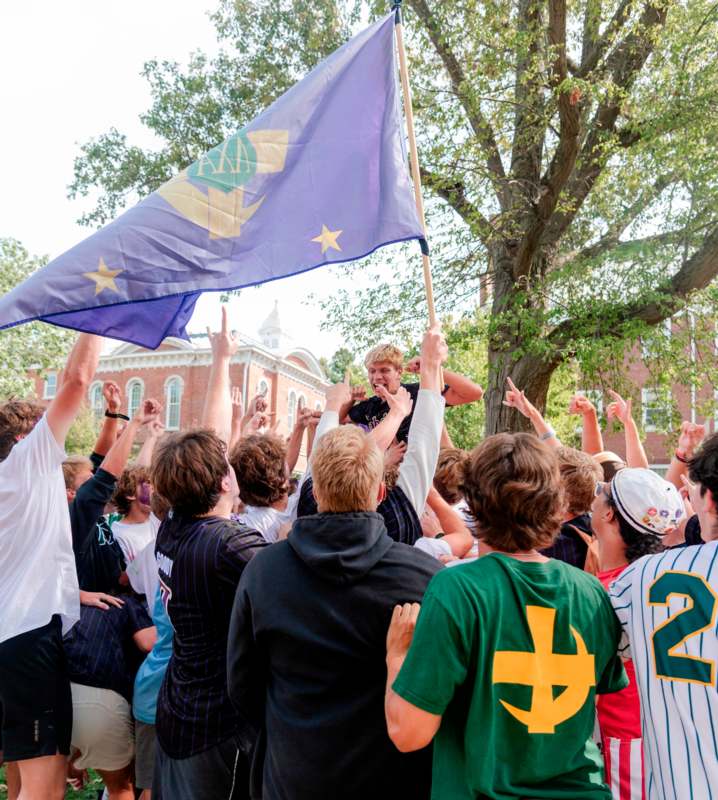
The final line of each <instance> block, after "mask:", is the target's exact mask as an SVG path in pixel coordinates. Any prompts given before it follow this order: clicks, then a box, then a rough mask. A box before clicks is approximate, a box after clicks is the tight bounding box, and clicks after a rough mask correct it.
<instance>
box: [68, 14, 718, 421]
mask: <svg viewBox="0 0 718 800" xmlns="http://www.w3.org/2000/svg"><path fill="white" fill-rule="evenodd" d="M385 11H386V6H385V5H384V4H383V3H377V2H361V0H316V2H312V3H307V2H306V1H305V0H301V2H300V0H278V2H276V3H272V4H266V3H263V2H259V0H234V2H230V0H220V3H219V7H218V10H217V12H216V13H215V15H214V17H213V18H214V22H215V24H216V26H217V32H218V36H219V40H220V42H221V45H222V50H221V52H220V53H219V54H218V55H216V56H215V57H213V58H209V57H207V56H205V55H202V54H195V55H194V56H193V58H192V59H191V61H190V63H189V65H188V67H187V68H181V67H180V66H179V65H178V64H175V63H168V62H162V63H159V62H156V61H151V62H148V63H147V65H146V66H145V76H146V78H147V80H148V81H149V84H150V88H151V91H152V97H153V102H152V105H151V107H150V109H149V110H148V111H147V112H146V113H145V114H144V115H143V116H142V120H143V122H144V123H145V124H146V125H147V126H148V127H149V128H150V129H151V130H152V131H154V132H155V133H156V134H157V135H158V136H159V137H160V139H161V141H162V142H163V145H162V147H161V148H160V149H158V150H156V151H143V150H141V149H139V148H137V147H134V146H133V145H132V144H131V143H130V142H128V141H127V139H126V137H125V136H124V135H123V134H122V133H121V132H119V131H116V130H112V131H110V132H108V133H107V134H105V135H103V136H100V137H99V138H97V139H95V140H92V141H90V142H88V143H86V144H85V145H84V146H83V147H82V151H81V154H80V155H79V157H78V158H77V160H76V163H75V178H74V181H73V184H72V186H71V196H78V195H87V194H88V193H89V192H90V191H94V190H96V189H100V191H101V199H100V201H99V203H98V204H97V206H96V207H95V209H94V210H93V211H91V212H90V213H89V214H87V215H86V216H85V218H84V221H85V222H86V223H88V224H101V223H104V222H107V221H109V219H111V218H112V217H113V216H114V215H115V214H116V213H117V212H118V211H119V210H121V208H123V207H124V206H125V205H126V204H127V202H128V201H130V200H131V199H135V198H136V197H138V196H141V195H144V194H146V193H147V192H149V191H151V190H153V189H155V188H157V186H158V185H160V184H161V183H162V182H163V181H165V180H167V179H168V178H169V177H170V176H171V175H172V174H173V173H174V172H176V171H177V170H179V169H181V168H183V167H185V166H187V164H188V163H190V162H191V161H193V160H194V159H196V158H197V157H198V156H199V155H200V154H201V153H202V152H203V151H205V150H207V149H209V148H211V147H212V146H214V145H215V144H217V143H218V142H219V141H221V140H222V139H223V138H224V137H225V136H226V135H227V134H228V133H229V132H231V131H233V130H235V129H237V128H238V127H240V126H242V125H244V124H245V123H247V122H248V121H249V120H250V119H252V118H253V117H254V116H255V115H256V114H257V113H258V112H259V111H260V110H261V109H262V108H264V107H265V106H266V105H267V104H268V103H269V102H270V101H271V100H273V99H274V98H275V97H277V96H278V95H279V94H281V93H282V92H283V91H284V90H285V89H286V88H288V87H289V86H290V85H291V84H292V83H293V82H294V81H296V80H297V79H298V78H300V77H301V76H302V75H304V74H305V73H306V71H307V70H308V69H309V68H310V67H312V66H313V65H314V64H316V63H317V62H318V61H319V60H320V59H321V58H323V57H324V56H326V55H327V54H328V53H330V52H331V51H332V50H334V49H335V48H336V47H337V46H338V45H340V44H341V43H342V42H343V41H345V40H346V38H347V37H348V36H349V35H350V34H351V32H352V31H353V30H354V29H355V28H356V27H357V26H358V25H359V24H363V22H364V21H365V20H366V17H367V16H368V17H375V16H377V15H379V14H381V13H385ZM405 11H406V14H405V17H406V32H407V46H408V51H409V61H410V71H411V76H412V86H413V93H414V102H415V112H416V122H417V131H418V137H419V147H420V161H421V164H422V175H421V179H422V182H423V184H424V186H425V188H426V189H427V192H428V194H429V203H428V225H429V232H430V240H431V245H432V258H433V265H434V273H435V284H436V286H435V289H436V295H437V300H438V307H439V310H440V311H441V312H442V313H444V314H446V313H449V312H451V313H454V314H455V313H456V312H457V310H459V311H462V310H463V311H465V313H466V320H467V321H468V322H467V329H466V335H471V334H472V333H475V332H478V331H474V328H473V327H472V326H474V325H475V309H476V306H477V304H478V299H479V296H480V291H479V290H480V287H481V285H482V284H483V288H484V290H485V291H486V294H487V297H488V302H487V304H486V306H485V310H484V316H485V321H486V325H485V329H484V333H483V335H484V336H485V340H484V341H485V342H486V346H487V355H486V358H487V375H486V386H487V396H486V408H485V413H486V427H487V430H488V431H489V432H492V431H495V430H500V429H504V428H507V427H519V426H520V425H521V424H522V423H521V420H518V419H516V417H515V414H514V412H512V411H511V410H509V409H506V408H505V407H503V406H502V405H501V399H502V397H503V392H504V388H505V380H506V377H507V376H512V377H513V378H514V380H515V382H516V383H517V385H519V386H523V387H524V388H525V389H526V391H527V394H528V396H529V397H530V398H531V399H532V400H533V401H534V402H536V403H537V404H538V405H539V406H540V407H544V406H545V403H546V399H547V396H548V391H549V385H550V383H551V378H552V375H553V374H554V372H555V370H556V369H557V368H558V367H559V366H560V365H562V364H566V363H574V360H577V361H576V362H575V363H577V365H578V369H579V370H580V372H581V374H582V375H583V376H584V377H583V378H582V381H583V382H584V383H586V382H593V383H594V384H599V383H601V382H603V381H604V380H607V381H609V382H611V383H615V380H616V378H615V375H614V377H613V378H610V380H609V378H608V377H607V373H608V372H610V371H611V370H615V369H616V368H617V369H618V373H622V372H623V363H624V357H625V354H626V352H627V351H628V352H632V350H631V348H633V347H635V346H636V345H638V346H639V347H640V346H643V341H644V340H646V341H649V340H650V341H652V340H654V339H656V334H655V331H652V330H651V328H652V326H656V325H657V324H658V323H660V322H662V320H664V319H666V318H667V317H669V316H671V315H678V316H675V317H674V319H675V320H676V323H675V325H674V334H675V335H674V336H673V337H671V344H670V347H669V350H671V351H672V359H667V358H663V359H661V358H654V359H653V360H652V367H651V368H652V369H653V370H654V372H655V374H656V376H657V377H656V380H659V382H662V383H663V384H666V385H667V384H669V383H670V382H671V381H672V380H673V378H674V377H676V376H679V377H681V378H682V379H683V380H684V381H686V380H689V379H690V378H692V377H694V378H695V380H696V381H698V382H699V383H700V382H701V381H702V382H713V381H714V376H713V368H712V361H713V359H710V358H709V355H712V353H713V352H714V350H713V345H712V342H709V339H711V338H712V336H713V327H712V326H713V322H712V319H713V316H714V311H715V288H714V287H713V285H712V280H713V278H714V276H715V275H716V273H717V272H718V202H717V201H718V160H717V159H716V158H715V153H716V150H717V149H718V148H717V145H718V113H716V112H718V58H716V44H715V43H716V41H718V7H716V5H715V3H713V2H712V0H685V1H684V2H677V0H482V2H477V1H476V0H452V2H438V1H436V0H407V2H406V3H405ZM410 252H411V253H412V254H413V251H410ZM380 258H381V256H378V257H377V258H376V259H375V263H378V261H379V259H380ZM386 273H387V270H386V267H384V268H383V269H382V270H378V269H377V273H376V277H377V280H376V281H373V282H372V284H371V287H370V288H369V289H367V290H366V291H364V292H362V293H361V294H359V295H357V294H356V293H355V292H354V291H353V290H347V291H346V292H345V293H340V294H339V295H337V296H336V297H334V298H332V299H331V300H329V301H328V302H327V303H326V305H325V309H326V312H327V314H328V321H329V324H331V325H333V326H335V327H338V328H339V329H340V330H341V331H342V332H343V334H344V335H345V337H346V340H347V342H348V343H349V344H350V346H359V345H361V347H365V346H366V344H367V339H368V337H369V336H371V337H372V338H373V339H375V338H377V337H381V338H386V336H388V335H391V336H393V337H395V338H402V339H403V338H404V337H405V336H407V335H410V334H411V333H414V332H415V326H416V321H417V320H420V319H422V318H423V317H424V306H423V290H422V286H421V280H420V278H419V274H418V270H417V272H416V274H414V273H412V274H410V275H407V273H406V270H398V271H397V274H396V278H395V279H393V280H390V281H387V280H386ZM460 329H461V328H460ZM469 332H471V333H469ZM703 334H705V335H706V336H707V337H708V338H707V339H706V341H705V342H704V343H703V344H701V342H700V341H699V340H700V337H701V336H702V335H703ZM462 341H463V340H462ZM467 347H468V348H469V350H470V343H469V344H468V345H467ZM658 350H661V352H662V353H663V355H664V356H665V355H666V348H665V347H663V346H662V345H661V347H659V348H658ZM697 352H701V353H704V357H705V361H706V362H707V361H710V362H711V363H710V368H709V369H707V370H701V369H699V368H698V367H697V365H698V364H699V363H700V361H701V358H698V357H697V356H696V353H697ZM659 355H660V354H659ZM666 363H667V367H666V368H664V365H665V364H666ZM683 367H685V369H683Z"/></svg>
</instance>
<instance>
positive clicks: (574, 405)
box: [568, 394, 603, 456]
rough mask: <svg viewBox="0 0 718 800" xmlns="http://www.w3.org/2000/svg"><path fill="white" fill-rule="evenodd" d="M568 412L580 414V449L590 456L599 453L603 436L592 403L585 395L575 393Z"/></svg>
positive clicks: (601, 448)
mask: <svg viewBox="0 0 718 800" xmlns="http://www.w3.org/2000/svg"><path fill="white" fill-rule="evenodd" d="M568 413H569V414H580V415H581V450H583V452H584V453H588V455H590V456H592V455H595V454H596V453H600V452H601V451H602V450H603V436H602V435H601V427H600V426H599V424H598V413H597V412H596V407H595V406H594V405H593V403H592V402H591V401H590V400H589V399H588V398H587V397H584V396H583V395H580V394H576V395H574V396H573V397H572V398H571V403H570V405H569V407H568Z"/></svg>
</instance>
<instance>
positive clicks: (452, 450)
mask: <svg viewBox="0 0 718 800" xmlns="http://www.w3.org/2000/svg"><path fill="white" fill-rule="evenodd" d="M468 455H469V454H468V453H467V452H466V450H460V449H459V448H458V447H445V448H444V449H443V450H440V451H439V460H438V461H437V462H436V470H435V471H434V488H435V489H436V491H437V492H438V493H439V494H440V495H441V496H442V497H443V499H444V500H446V502H447V503H448V504H449V505H450V506H454V505H456V504H457V503H458V502H459V500H461V491H460V490H459V484H460V483H461V480H462V474H463V465H464V461H466V459H467V458H468Z"/></svg>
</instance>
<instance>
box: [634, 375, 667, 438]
mask: <svg viewBox="0 0 718 800" xmlns="http://www.w3.org/2000/svg"><path fill="white" fill-rule="evenodd" d="M649 408H651V409H654V410H656V411H658V413H659V414H661V413H663V414H665V416H666V417H669V416H670V400H669V399H668V397H664V396H663V393H662V392H661V390H660V389H656V388H655V387H652V386H648V387H644V388H643V389H641V422H642V424H643V430H644V431H645V432H646V433H656V431H658V427H657V426H656V425H655V424H654V423H653V422H649V421H648V410H649Z"/></svg>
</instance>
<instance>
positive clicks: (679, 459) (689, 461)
mask: <svg viewBox="0 0 718 800" xmlns="http://www.w3.org/2000/svg"><path fill="white" fill-rule="evenodd" d="M673 457H674V458H675V459H676V461H680V462H681V464H690V463H691V460H690V458H685V457H684V456H679V455H678V453H674V454H673Z"/></svg>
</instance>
